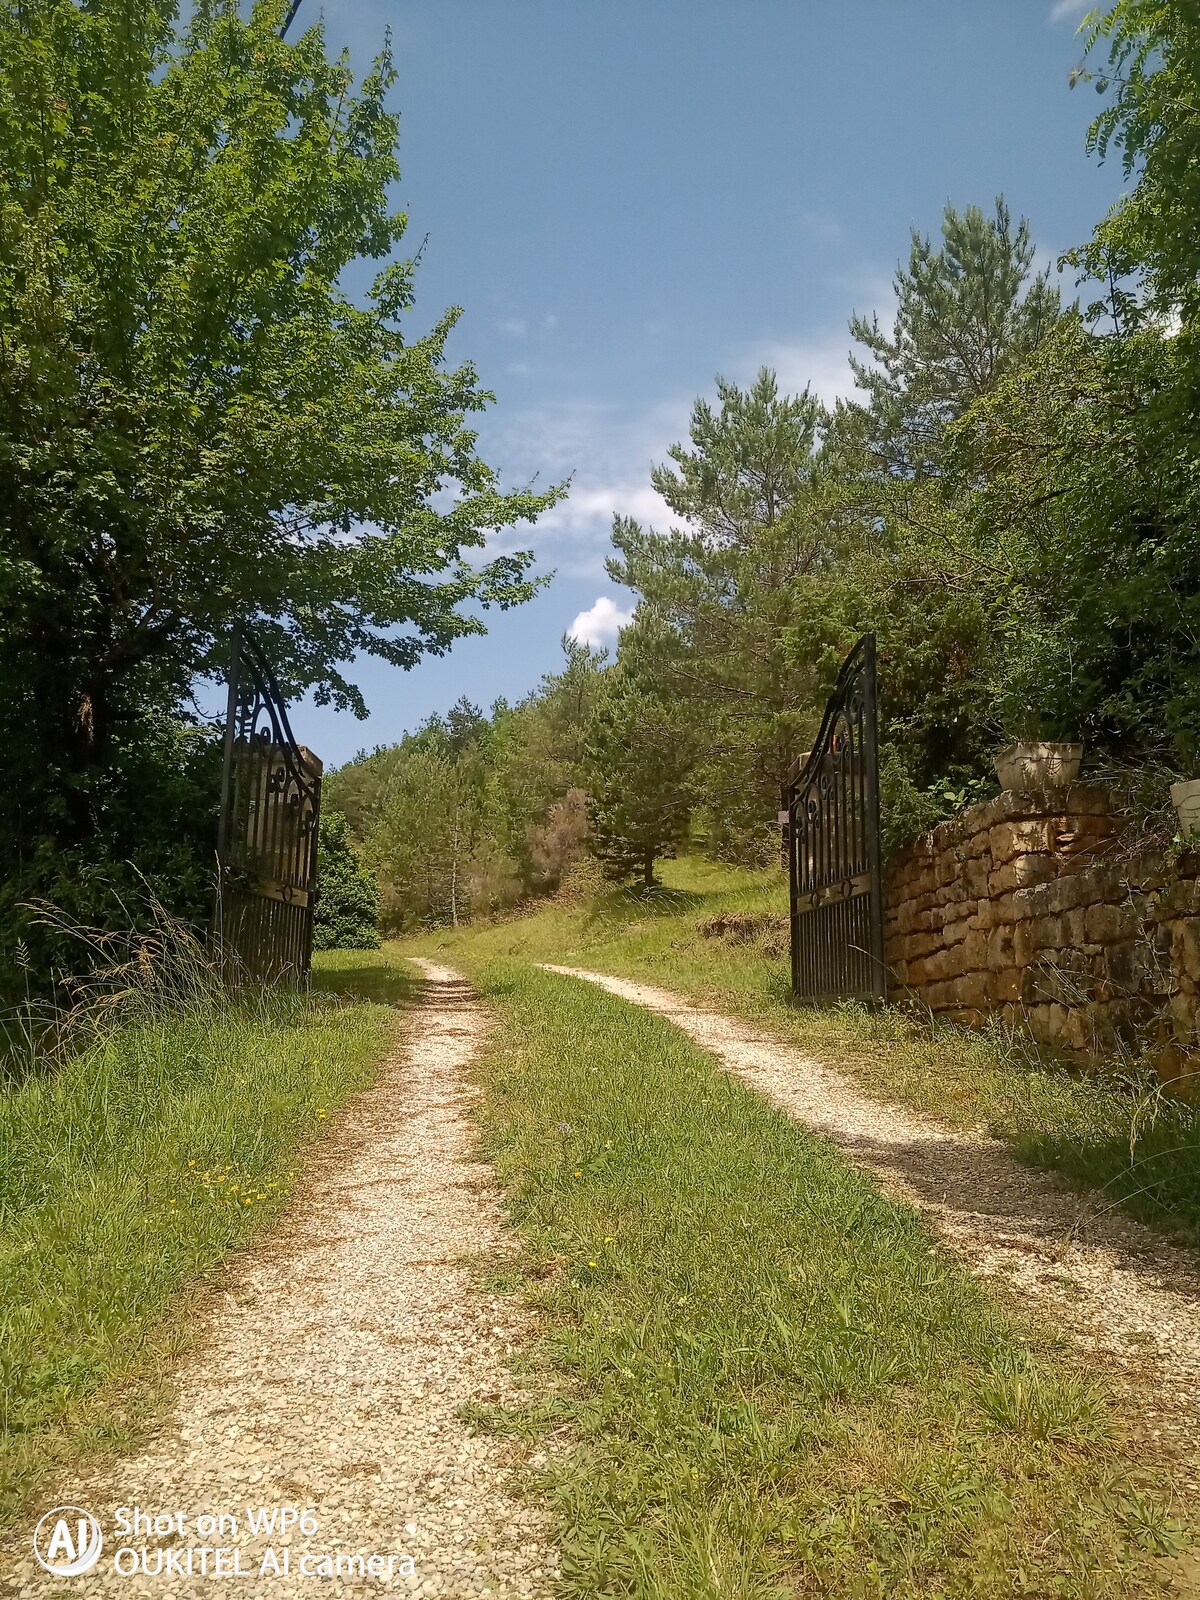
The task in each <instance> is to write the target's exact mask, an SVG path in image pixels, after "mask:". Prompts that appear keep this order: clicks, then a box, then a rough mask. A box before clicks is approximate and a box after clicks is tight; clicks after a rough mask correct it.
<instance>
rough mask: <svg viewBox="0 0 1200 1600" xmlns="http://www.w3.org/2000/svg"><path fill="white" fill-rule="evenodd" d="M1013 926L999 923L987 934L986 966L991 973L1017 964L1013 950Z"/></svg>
mask: <svg viewBox="0 0 1200 1600" xmlns="http://www.w3.org/2000/svg"><path fill="white" fill-rule="evenodd" d="M1015 931H1016V930H1015V924H1013V923H1011V922H1006V923H1001V924H1000V926H999V927H996V928H993V929H992V930H991V932H990V933H989V934H988V946H987V964H988V968H989V970H990V971H992V972H1003V971H1005V970H1006V969H1007V968H1009V967H1015V966H1016V965H1017V964H1018V963H1017V957H1016V950H1015V941H1014V935H1015Z"/></svg>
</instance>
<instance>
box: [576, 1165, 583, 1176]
mask: <svg viewBox="0 0 1200 1600" xmlns="http://www.w3.org/2000/svg"><path fill="white" fill-rule="evenodd" d="M575 1176H576V1177H577V1178H582V1177H583V1173H582V1172H580V1170H579V1168H578V1167H576V1168H575Z"/></svg>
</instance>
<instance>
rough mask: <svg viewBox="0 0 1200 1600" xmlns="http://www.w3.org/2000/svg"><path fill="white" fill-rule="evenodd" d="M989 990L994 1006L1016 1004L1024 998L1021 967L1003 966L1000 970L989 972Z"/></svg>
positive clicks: (989, 997)
mask: <svg viewBox="0 0 1200 1600" xmlns="http://www.w3.org/2000/svg"><path fill="white" fill-rule="evenodd" d="M987 992H988V1000H989V1001H990V1002H991V1004H992V1005H994V1006H1002V1005H1009V1004H1015V1003H1016V1002H1017V1001H1019V1000H1020V999H1021V998H1022V995H1021V970H1020V968H1019V967H1002V968H1001V969H1000V970H999V971H998V972H989V973H988V991H987Z"/></svg>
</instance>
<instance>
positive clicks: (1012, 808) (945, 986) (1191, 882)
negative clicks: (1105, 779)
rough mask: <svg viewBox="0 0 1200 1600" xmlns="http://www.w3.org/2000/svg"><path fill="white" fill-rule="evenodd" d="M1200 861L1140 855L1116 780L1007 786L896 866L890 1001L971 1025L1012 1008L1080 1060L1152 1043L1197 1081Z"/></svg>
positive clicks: (1011, 1016) (1174, 1068)
mask: <svg viewBox="0 0 1200 1600" xmlns="http://www.w3.org/2000/svg"><path fill="white" fill-rule="evenodd" d="M1198 867H1200V863H1197V861H1196V859H1195V858H1194V857H1190V858H1186V857H1185V858H1184V859H1183V860H1182V861H1181V862H1179V863H1178V865H1177V866H1173V865H1172V864H1171V863H1169V862H1168V861H1167V860H1166V859H1165V858H1163V857H1162V856H1151V855H1141V856H1133V857H1130V856H1129V854H1128V852H1127V851H1126V850H1125V849H1124V848H1123V847H1122V843H1121V840H1120V837H1119V827H1118V823H1117V821H1116V819H1114V818H1113V816H1112V815H1111V812H1110V807H1109V798H1108V793H1107V791H1106V790H1104V789H1102V788H1098V787H1095V786H1090V785H1084V784H1075V785H1073V786H1072V787H1070V788H1068V789H1051V790H1045V791H1043V792H1041V793H1039V794H1016V793H1009V792H1006V793H1004V794H1001V795H1000V796H998V798H997V799H995V800H991V801H989V802H988V803H987V804H985V805H981V806H974V807H972V808H971V810H969V811H965V812H963V813H962V815H961V816H958V817H955V818H953V819H952V820H951V821H949V822H944V823H942V824H941V825H940V826H939V827H937V828H934V829H933V830H932V832H930V833H928V834H926V835H924V836H923V837H922V838H921V839H919V840H917V842H916V843H915V844H913V845H910V846H909V847H908V849H907V850H905V851H903V852H902V854H901V855H900V856H899V857H898V858H897V859H896V860H895V861H893V862H892V863H891V865H890V866H889V867H888V869H887V870H886V873H885V881H884V909H885V921H884V955H885V959H886V961H887V965H888V971H889V984H890V990H889V998H891V999H894V1000H897V1001H900V1002H904V1001H910V1002H911V1001H918V1002H920V1003H922V1004H924V1005H926V1006H928V1007H929V1008H930V1010H932V1011H934V1012H935V1013H937V1014H938V1015H940V1016H943V1017H946V1018H948V1019H950V1020H952V1021H955V1022H961V1023H966V1024H968V1025H976V1026H977V1025H981V1024H982V1023H984V1022H985V1021H986V1020H987V1019H988V1018H989V1017H990V1016H993V1015H996V1014H999V1015H1000V1016H1002V1017H1004V1018H1005V1019H1006V1020H1008V1021H1010V1022H1014V1023H1022V1024H1024V1025H1025V1026H1027V1027H1028V1028H1029V1029H1030V1030H1031V1031H1032V1032H1033V1034H1034V1035H1035V1036H1036V1037H1037V1038H1039V1039H1041V1040H1043V1041H1045V1042H1047V1043H1051V1044H1055V1045H1059V1046H1062V1047H1064V1048H1066V1049H1067V1050H1069V1051H1071V1052H1072V1053H1074V1054H1075V1055H1077V1056H1079V1057H1092V1058H1099V1057H1102V1056H1104V1055H1106V1054H1110V1053H1111V1051H1112V1049H1113V1047H1114V1044H1115V1043H1116V1042H1117V1041H1121V1040H1123V1041H1125V1042H1127V1043H1131V1044H1141V1043H1144V1042H1146V1041H1149V1042H1150V1043H1151V1045H1152V1047H1153V1050H1154V1054H1155V1059H1156V1062H1157V1065H1158V1067H1159V1071H1160V1073H1161V1074H1162V1075H1163V1077H1164V1078H1166V1079H1171V1080H1175V1079H1179V1078H1180V1077H1181V1076H1187V1075H1188V1074H1189V1073H1190V1072H1192V1071H1194V1070H1195V1064H1194V1062H1193V1058H1192V1052H1193V1051H1194V1050H1198V1049H1200V1028H1198V1016H1197V1009H1198V1006H1200V883H1198V880H1197V876H1196V873H1197V869H1198ZM1197 1059H1198V1060H1200V1056H1198V1057H1197Z"/></svg>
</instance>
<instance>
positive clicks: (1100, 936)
mask: <svg viewBox="0 0 1200 1600" xmlns="http://www.w3.org/2000/svg"><path fill="white" fill-rule="evenodd" d="M1084 926H1085V929H1086V937H1087V939H1088V940H1089V941H1090V942H1091V943H1092V944H1120V943H1121V942H1122V941H1123V940H1126V939H1132V938H1133V937H1134V936H1135V935H1136V933H1137V931H1138V918H1137V913H1136V911H1135V910H1134V908H1133V907H1132V906H1129V905H1097V906H1089V907H1088V908H1087V911H1086V912H1085V914H1084Z"/></svg>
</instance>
